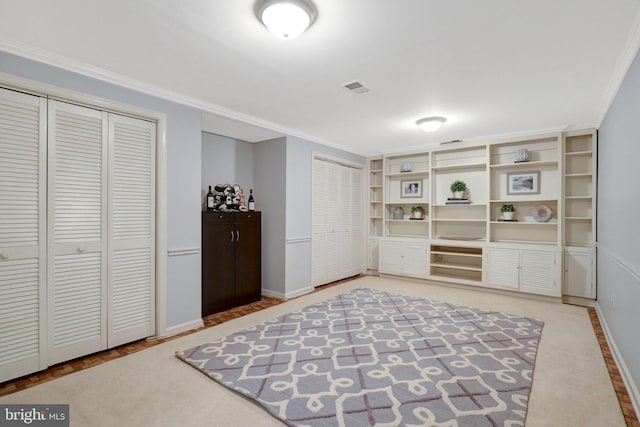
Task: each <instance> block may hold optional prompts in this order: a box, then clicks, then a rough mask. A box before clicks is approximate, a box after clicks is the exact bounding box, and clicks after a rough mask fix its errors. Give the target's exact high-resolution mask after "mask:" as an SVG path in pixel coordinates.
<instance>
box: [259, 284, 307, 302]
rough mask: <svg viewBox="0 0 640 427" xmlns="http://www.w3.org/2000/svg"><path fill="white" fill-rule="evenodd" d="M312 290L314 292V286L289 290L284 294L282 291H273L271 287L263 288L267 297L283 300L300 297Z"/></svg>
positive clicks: (263, 292) (263, 293)
mask: <svg viewBox="0 0 640 427" xmlns="http://www.w3.org/2000/svg"><path fill="white" fill-rule="evenodd" d="M311 292H313V287H308V288H303V289H298V290H297V291H293V292H287V293H286V294H283V293H282V292H275V291H271V290H269V289H264V288H263V289H262V295H264V296H265V297H271V298H277V299H282V300H287V299H291V298H295V297H299V296H301V295H306V294H308V293H311Z"/></svg>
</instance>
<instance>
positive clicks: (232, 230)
mask: <svg viewBox="0 0 640 427" xmlns="http://www.w3.org/2000/svg"><path fill="white" fill-rule="evenodd" d="M231 242H233V230H231Z"/></svg>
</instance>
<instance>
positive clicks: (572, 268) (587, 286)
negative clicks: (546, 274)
mask: <svg viewBox="0 0 640 427" xmlns="http://www.w3.org/2000/svg"><path fill="white" fill-rule="evenodd" d="M592 262H593V256H592V254H591V253H588V252H565V254H564V292H563V293H564V294H565V295H571V296H574V297H582V298H595V297H596V296H595V291H594V286H593V275H592V274H591V272H592Z"/></svg>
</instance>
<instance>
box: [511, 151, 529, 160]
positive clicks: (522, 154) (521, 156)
mask: <svg viewBox="0 0 640 427" xmlns="http://www.w3.org/2000/svg"><path fill="white" fill-rule="evenodd" d="M528 161H529V150H527V149H526V148H519V149H518V151H516V160H515V162H514V163H524V162H528Z"/></svg>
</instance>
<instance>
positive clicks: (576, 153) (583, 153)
mask: <svg viewBox="0 0 640 427" xmlns="http://www.w3.org/2000/svg"><path fill="white" fill-rule="evenodd" d="M592 155H593V151H572V152H568V153H565V156H567V157H574V156H577V157H582V156H586V157H588V156H592Z"/></svg>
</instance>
